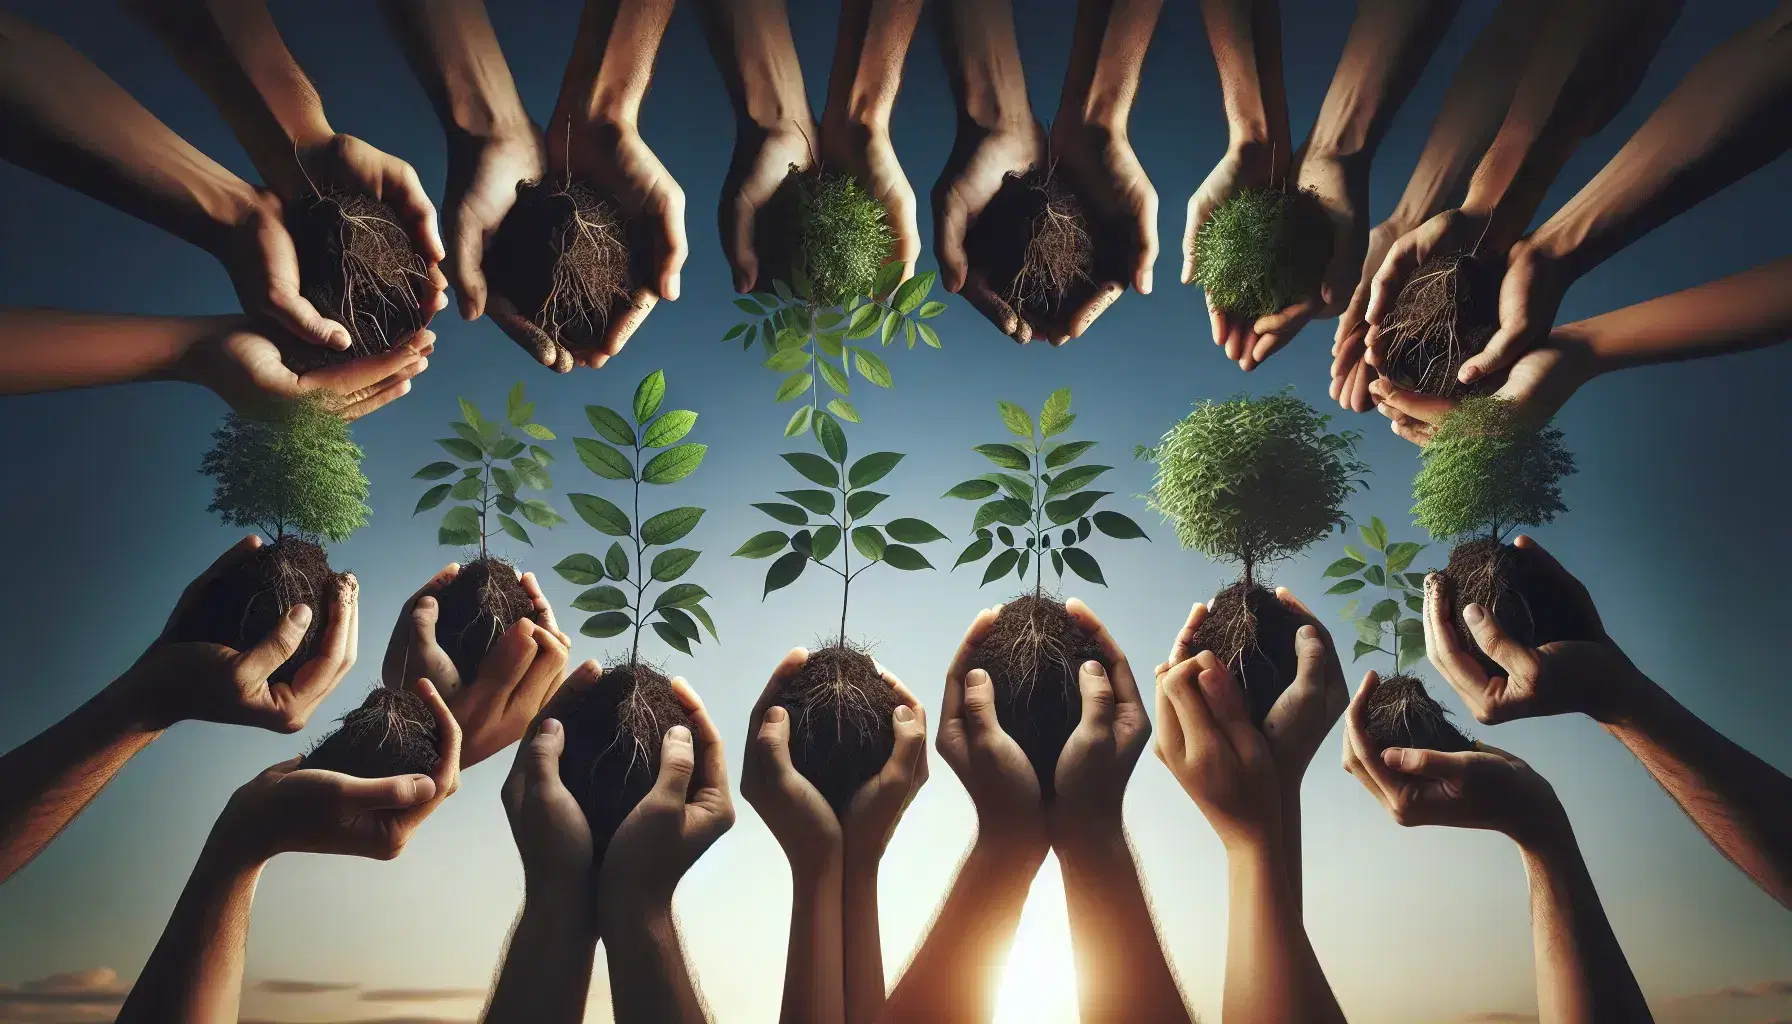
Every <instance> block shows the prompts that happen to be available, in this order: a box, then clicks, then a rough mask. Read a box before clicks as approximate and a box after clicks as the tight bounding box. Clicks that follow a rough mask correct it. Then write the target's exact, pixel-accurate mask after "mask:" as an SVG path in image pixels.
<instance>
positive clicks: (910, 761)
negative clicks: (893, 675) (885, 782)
mask: <svg viewBox="0 0 1792 1024" xmlns="http://www.w3.org/2000/svg"><path fill="white" fill-rule="evenodd" d="M893 717H894V727H895V731H896V743H895V746H893V747H892V748H891V749H890V759H889V760H888V761H886V762H884V775H885V776H886V777H893V778H900V779H907V778H912V777H913V776H914V774H915V771H916V769H917V767H918V766H919V765H920V763H921V759H922V758H924V757H926V756H927V726H925V725H924V724H922V722H921V716H919V715H917V714H915V712H914V709H913V708H911V707H909V706H908V705H907V704H898V705H896V710H895V711H894V712H893Z"/></svg>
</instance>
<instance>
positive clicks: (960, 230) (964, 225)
mask: <svg viewBox="0 0 1792 1024" xmlns="http://www.w3.org/2000/svg"><path fill="white" fill-rule="evenodd" d="M936 195H937V198H936V200H935V201H934V203H933V258H934V259H936V260H938V261H939V264H940V283H942V284H944V285H945V286H946V290H947V291H949V292H952V293H953V294H957V293H958V292H959V291H961V290H962V289H963V288H964V286H965V281H966V280H967V279H968V278H969V276H970V258H969V257H968V256H967V255H966V254H965V249H964V239H965V233H966V232H967V231H968V230H969V228H970V222H971V208H970V206H969V205H968V204H967V203H966V202H965V201H964V200H963V199H961V198H959V196H958V192H957V190H956V189H952V188H947V189H943V190H941V191H940V192H939V193H936ZM997 326H998V327H999V326H1001V325H1000V324H997ZM1002 333H1003V334H1007V333H1008V331H1006V330H1004V331H1003V332H1002Z"/></svg>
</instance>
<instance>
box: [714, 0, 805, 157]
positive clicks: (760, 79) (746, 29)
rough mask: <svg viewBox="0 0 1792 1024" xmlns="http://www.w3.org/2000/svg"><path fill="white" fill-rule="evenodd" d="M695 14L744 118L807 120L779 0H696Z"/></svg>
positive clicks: (765, 123) (764, 122)
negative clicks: (701, 24) (700, 21)
mask: <svg viewBox="0 0 1792 1024" xmlns="http://www.w3.org/2000/svg"><path fill="white" fill-rule="evenodd" d="M697 12H698V17H699V18H700V19H701V20H702V22H703V32H704V35H705V36H706V37H707V38H708V39H709V49H710V52H711V53H713V54H714V55H715V59H716V66H717V67H719V68H720V69H721V71H722V82H723V84H724V85H726V86H727V88H728V98H729V100H730V101H731V102H732V103H733V104H734V115H735V117H736V118H737V119H738V120H739V121H740V122H741V123H743V124H755V125H758V126H759V127H761V128H770V127H772V126H774V125H778V124H784V123H796V124H800V125H809V124H810V122H811V121H812V120H813V116H812V115H811V113H810V111H809V96H808V93H806V92H805V91H804V89H803V69H802V67H801V66H800V65H799V64H798V63H797V57H796V43H795V42H793V41H792V40H791V38H790V15H789V13H788V12H787V11H786V10H785V7H784V0H699V2H698V4H697Z"/></svg>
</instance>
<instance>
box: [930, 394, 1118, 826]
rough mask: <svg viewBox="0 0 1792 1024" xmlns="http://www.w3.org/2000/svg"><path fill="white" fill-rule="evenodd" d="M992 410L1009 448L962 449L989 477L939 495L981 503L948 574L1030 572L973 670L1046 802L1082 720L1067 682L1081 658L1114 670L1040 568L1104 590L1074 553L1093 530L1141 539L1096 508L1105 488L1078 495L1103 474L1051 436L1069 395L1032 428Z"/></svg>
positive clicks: (1073, 687) (988, 577)
mask: <svg viewBox="0 0 1792 1024" xmlns="http://www.w3.org/2000/svg"><path fill="white" fill-rule="evenodd" d="M997 406H998V408H999V409H1000V410H1001V413H1002V422H1003V423H1004V424H1006V425H1007V427H1008V431H1009V433H1011V434H1013V435H1014V436H1015V437H1016V438H1017V439H1018V440H1016V441H1014V442H1013V443H1008V442H1003V443H998V444H984V445H978V446H977V447H976V448H975V449H973V450H974V451H976V452H977V453H978V454H980V455H982V456H983V457H984V458H986V459H988V460H989V461H991V462H993V463H995V464H996V465H997V466H998V467H1000V470H999V471H997V472H993V473H986V474H984V475H982V476H980V477H976V478H974V479H971V480H966V481H965V482H963V483H961V484H959V485H958V486H956V487H954V488H952V489H951V490H949V491H947V492H946V497H948V498H962V499H964V500H966V501H982V502H983V504H982V505H980V506H978V508H977V514H976V518H975V519H974V520H973V521H972V524H971V529H972V531H973V532H974V533H975V534H976V536H975V538H974V539H973V540H972V541H971V543H970V544H969V545H968V546H967V547H966V548H965V549H964V552H963V553H962V554H960V555H959V556H958V561H957V563H955V564H954V565H953V566H952V568H954V569H957V568H958V566H960V565H965V564H967V563H970V564H975V563H977V562H980V561H982V560H983V559H985V558H989V565H988V567H987V568H985V569H984V572H983V584H985V585H986V584H989V583H993V582H995V581H996V580H999V579H1002V578H1003V577H1005V576H1008V575H1010V574H1012V575H1013V576H1014V578H1015V579H1018V580H1022V581H1025V580H1026V578H1027V573H1028V570H1029V569H1030V570H1031V571H1032V574H1033V589H1032V591H1031V592H1030V593H1026V594H1023V595H1021V596H1020V597H1017V598H1015V599H1013V600H1011V601H1009V602H1007V603H1006V604H1004V605H1003V606H1002V612H1001V614H1000V615H998V616H997V617H996V621H995V623H994V624H993V625H992V626H991V627H990V630H989V633H988V634H987V635H986V636H985V637H984V638H983V640H982V641H981V642H980V643H979V644H978V645H977V656H976V667H977V668H981V669H983V670H984V671H986V672H988V673H989V677H990V680H991V682H993V683H994V684H995V688H996V717H997V719H998V720H999V721H1000V722H1001V723H1002V728H1003V729H1005V730H1007V732H1008V734H1009V735H1010V736H1013V737H1014V738H1015V741H1016V742H1018V743H1019V744H1020V747H1021V749H1022V750H1024V751H1026V754H1027V759H1028V760H1029V761H1031V762H1032V763H1033V769H1034V772H1035V773H1036V774H1037V775H1038V777H1039V785H1040V788H1041V792H1043V793H1045V794H1047V795H1050V794H1051V793H1052V792H1053V789H1052V786H1053V781H1052V780H1053V778H1054V777H1055V775H1056V773H1057V767H1058V754H1059V752H1060V751H1062V750H1063V749H1064V742H1065V741H1066V740H1068V739H1069V738H1070V734H1071V732H1072V731H1074V730H1075V729H1076V726H1077V723H1078V722H1079V721H1081V719H1082V712H1083V705H1082V693H1081V691H1080V690H1079V688H1078V684H1077V675H1078V673H1079V672H1080V671H1081V669H1082V666H1083V664H1084V663H1085V662H1089V661H1097V662H1100V663H1101V664H1102V666H1103V667H1104V668H1107V669H1112V668H1113V666H1112V665H1110V664H1108V659H1107V658H1106V657H1104V656H1103V655H1102V653H1101V648H1100V647H1099V646H1098V645H1097V644H1096V642H1095V638H1094V636H1092V635H1091V634H1090V633H1089V632H1088V631H1087V630H1085V629H1083V627H1082V626H1080V625H1078V624H1077V621H1076V620H1075V619H1074V618H1072V617H1071V615H1070V613H1069V612H1068V611H1067V610H1066V609H1065V607H1064V604H1063V602H1062V601H1060V600H1058V598H1057V597H1056V596H1055V595H1052V594H1049V593H1048V592H1047V591H1046V589H1045V565H1046V562H1047V561H1048V560H1049V561H1050V562H1051V566H1052V571H1053V572H1055V573H1056V574H1057V577H1058V579H1059V581H1060V582H1062V580H1063V579H1064V570H1065V569H1069V570H1070V571H1071V572H1073V573H1075V574H1076V575H1078V576H1081V577H1082V578H1083V579H1085V580H1087V581H1089V582H1090V583H1098V584H1100V585H1102V586H1107V580H1106V579H1105V578H1103V576H1102V572H1101V566H1100V564H1099V563H1097V562H1096V561H1095V556H1093V555H1091V554H1089V552H1088V551H1087V550H1086V549H1085V545H1086V543H1087V542H1088V540H1089V539H1090V537H1092V536H1093V535H1094V533H1095V532H1097V531H1099V532H1101V533H1103V534H1105V535H1107V536H1109V537H1113V538H1115V539H1118V540H1133V539H1136V538H1142V537H1144V536H1145V531H1144V530H1142V529H1140V528H1139V524H1138V523H1135V522H1133V521H1132V519H1130V518H1128V517H1127V516H1124V515H1122V514H1120V513H1119V512H1113V511H1109V510H1106V509H1103V510H1100V511H1096V510H1095V506H1096V505H1097V504H1099V503H1100V502H1101V499H1103V498H1106V497H1108V496H1109V495H1110V494H1111V493H1112V492H1110V491H1096V490H1090V489H1089V487H1090V485H1091V484H1093V483H1094V482H1095V480H1096V478H1098V477H1100V476H1101V475H1102V474H1103V473H1106V472H1107V471H1108V470H1109V469H1111V468H1113V467H1111V466H1094V465H1081V466H1079V465H1077V464H1076V462H1077V460H1078V459H1080V458H1082V457H1083V455H1085V454H1086V453H1087V452H1088V451H1089V449H1091V448H1093V447H1095V442H1093V441H1057V442H1054V441H1052V440H1051V439H1052V438H1054V437H1056V436H1058V435H1059V434H1062V433H1063V432H1065V431H1066V430H1069V429H1070V425H1071V424H1072V423H1074V422H1075V421H1076V414H1074V413H1072V412H1071V411H1070V389H1069V388H1060V389H1059V390H1057V391H1054V392H1052V394H1051V397H1049V398H1047V399H1046V401H1045V406H1044V407H1043V408H1042V409H1041V410H1040V412H1039V418H1038V420H1037V422H1035V420H1034V418H1033V416H1032V414H1031V413H1029V412H1028V411H1027V410H1026V409H1023V408H1021V407H1020V406H1018V405H1015V404H1014V403H1012V402H999V403H997ZM998 495H999V496H998ZM1023 533H1024V536H1023V535H1022V534H1023ZM1054 535H1055V539H1054ZM998 545H999V549H998ZM992 554H993V556H994V557H991V555H992Z"/></svg>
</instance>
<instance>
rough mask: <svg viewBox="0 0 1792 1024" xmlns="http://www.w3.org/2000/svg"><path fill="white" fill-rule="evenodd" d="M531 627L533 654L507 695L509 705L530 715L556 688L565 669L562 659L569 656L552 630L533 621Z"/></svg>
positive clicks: (564, 662)
mask: <svg viewBox="0 0 1792 1024" xmlns="http://www.w3.org/2000/svg"><path fill="white" fill-rule="evenodd" d="M523 621H524V622H528V621H529V620H527V619H524V620H523ZM532 628H533V630H534V633H535V648H536V649H535V656H534V657H533V658H532V659H530V661H529V668H528V671H527V672H525V673H524V674H523V679H522V682H520V683H518V684H517V686H516V688H515V689H514V690H513V691H512V692H511V698H510V704H511V706H514V707H519V708H522V709H523V710H524V711H525V712H527V713H528V715H529V716H530V717H531V718H533V717H534V716H535V714H536V712H538V711H540V710H541V709H542V708H543V707H546V706H547V702H548V701H550V700H552V699H553V697H554V693H555V692H556V691H557V690H559V689H560V683H561V680H562V678H563V677H562V675H561V673H563V672H565V671H566V662H567V659H568V658H569V656H570V655H569V652H568V651H567V648H566V644H564V643H562V642H561V640H560V638H559V637H558V636H556V635H554V633H553V632H552V631H550V630H547V629H544V628H542V627H541V626H539V625H533V624H532Z"/></svg>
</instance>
